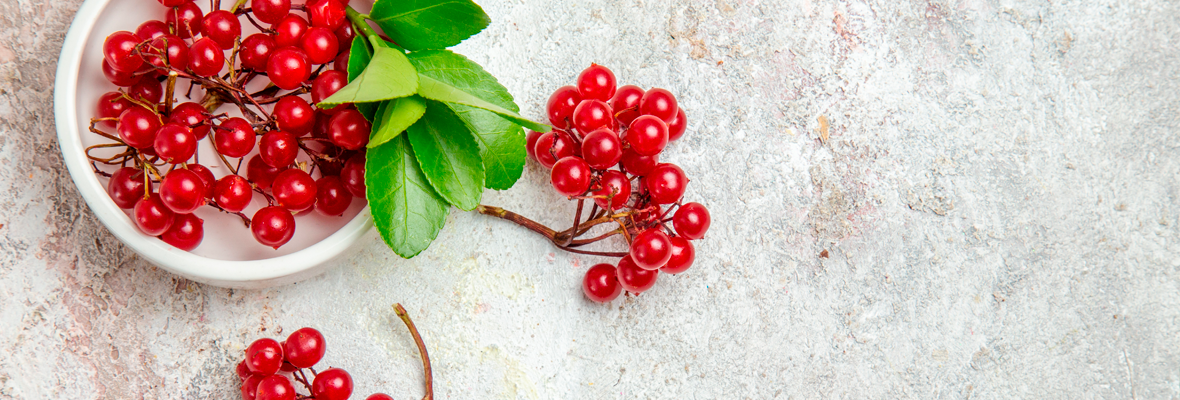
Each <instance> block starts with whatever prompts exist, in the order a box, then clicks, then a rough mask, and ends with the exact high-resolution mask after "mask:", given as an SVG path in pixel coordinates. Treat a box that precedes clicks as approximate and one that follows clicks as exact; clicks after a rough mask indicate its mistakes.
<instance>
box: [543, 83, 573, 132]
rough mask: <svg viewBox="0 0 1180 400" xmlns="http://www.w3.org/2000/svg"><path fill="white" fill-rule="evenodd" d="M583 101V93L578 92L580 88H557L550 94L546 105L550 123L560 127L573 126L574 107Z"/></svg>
mask: <svg viewBox="0 0 1180 400" xmlns="http://www.w3.org/2000/svg"><path fill="white" fill-rule="evenodd" d="M581 103H582V95H580V94H578V88H576V87H573V86H562V87H560V88H557V90H556V91H554V92H553V94H552V95H550V96H549V102H548V103H547V104H546V105H545V108H546V110H547V112H548V114H549V123H551V124H553V126H556V127H558V128H569V127H571V126H573V116H574V109H576V108H577V107H578V104H581Z"/></svg>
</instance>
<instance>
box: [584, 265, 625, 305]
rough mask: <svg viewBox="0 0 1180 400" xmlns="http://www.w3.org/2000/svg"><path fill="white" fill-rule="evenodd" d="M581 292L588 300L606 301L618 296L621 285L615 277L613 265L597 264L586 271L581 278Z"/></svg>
mask: <svg viewBox="0 0 1180 400" xmlns="http://www.w3.org/2000/svg"><path fill="white" fill-rule="evenodd" d="M582 293H585V294H586V297H587V298H589V299H590V300H594V301H596V302H599V303H606V302H609V301H611V300H614V299H616V298H618V297H619V294H621V293H623V286H622V285H619V280H618V278H616V277H615V266H614V265H610V264H598V265H595V266H593V267H590V269H589V270H587V271H586V276H585V277H583V278H582Z"/></svg>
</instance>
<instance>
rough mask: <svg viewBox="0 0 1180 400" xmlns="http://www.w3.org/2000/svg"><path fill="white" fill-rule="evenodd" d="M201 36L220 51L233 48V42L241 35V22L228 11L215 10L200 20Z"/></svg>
mask: <svg viewBox="0 0 1180 400" xmlns="http://www.w3.org/2000/svg"><path fill="white" fill-rule="evenodd" d="M201 34H202V35H204V36H205V37H207V38H209V39H213V41H215V42H217V45H218V46H220V47H221V48H222V49H232V48H234V41H236V40H237V38H238V36H241V35H242V22H241V21H239V20H238V17H237V16H235V15H234V13H232V12H229V11H228V10H216V11H213V12H211V13H208V14H205V18H203V19H201Z"/></svg>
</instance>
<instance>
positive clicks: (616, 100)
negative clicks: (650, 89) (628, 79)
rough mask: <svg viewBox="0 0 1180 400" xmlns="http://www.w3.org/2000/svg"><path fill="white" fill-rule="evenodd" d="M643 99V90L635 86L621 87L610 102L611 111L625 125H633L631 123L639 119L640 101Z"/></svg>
mask: <svg viewBox="0 0 1180 400" xmlns="http://www.w3.org/2000/svg"><path fill="white" fill-rule="evenodd" d="M642 98H643V89H640V88H639V86H635V85H624V86H620V87H619V90H617V91H615V96H614V97H612V98H611V100H610V109H611V110H613V111H614V112H615V117H616V118H618V119H619V122H622V123H623V125H631V121H634V120H635V118H637V117H639V115H640V114H639V100H640V99H642Z"/></svg>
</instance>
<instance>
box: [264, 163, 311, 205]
mask: <svg viewBox="0 0 1180 400" xmlns="http://www.w3.org/2000/svg"><path fill="white" fill-rule="evenodd" d="M271 190H272V191H274V195H275V202H277V203H279V205H280V206H283V207H285V208H286V209H288V210H291V211H296V212H298V211H303V210H306V209H308V208H311V206H313V205H315V200H316V184H315V179H312V178H311V175H308V174H307V172H303V170H301V169H299V168H291V169H288V170H286V171H283V172H280V173H279V174H278V175H277V176H275V180H274V183H273V184H272V185H271Z"/></svg>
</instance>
